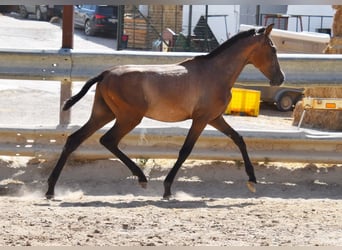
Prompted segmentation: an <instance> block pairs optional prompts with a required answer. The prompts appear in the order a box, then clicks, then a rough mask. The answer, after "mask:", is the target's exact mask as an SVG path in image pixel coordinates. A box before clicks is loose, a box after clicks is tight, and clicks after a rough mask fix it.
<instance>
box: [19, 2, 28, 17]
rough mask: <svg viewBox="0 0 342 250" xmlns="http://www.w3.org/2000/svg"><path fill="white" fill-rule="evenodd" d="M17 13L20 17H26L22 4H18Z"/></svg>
mask: <svg viewBox="0 0 342 250" xmlns="http://www.w3.org/2000/svg"><path fill="white" fill-rule="evenodd" d="M19 14H20V16H21V17H22V18H27V17H28V13H27V10H26V8H25V6H22V5H20V6H19Z"/></svg>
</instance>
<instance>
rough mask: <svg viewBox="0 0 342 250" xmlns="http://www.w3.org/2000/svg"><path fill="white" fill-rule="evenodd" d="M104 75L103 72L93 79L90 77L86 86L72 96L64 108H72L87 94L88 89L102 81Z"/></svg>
mask: <svg viewBox="0 0 342 250" xmlns="http://www.w3.org/2000/svg"><path fill="white" fill-rule="evenodd" d="M103 77H104V74H103V73H101V74H100V75H98V76H95V77H93V78H91V79H89V80H88V81H87V82H86V83H85V84H84V86H83V87H82V89H81V90H80V92H78V93H77V94H76V95H74V96H72V97H70V98H69V99H68V100H67V101H66V102H65V103H64V106H63V110H68V109H70V108H71V107H72V106H73V105H74V104H75V103H76V102H78V101H79V100H81V98H82V97H83V96H85V94H86V93H87V92H88V90H89V89H90V87H91V86H93V85H94V84H95V83H97V82H100V81H102V79H103Z"/></svg>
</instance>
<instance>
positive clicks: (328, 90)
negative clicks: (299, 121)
mask: <svg viewBox="0 0 342 250" xmlns="http://www.w3.org/2000/svg"><path fill="white" fill-rule="evenodd" d="M304 96H305V97H313V98H342V88H341V87H313V88H305V89H304Z"/></svg>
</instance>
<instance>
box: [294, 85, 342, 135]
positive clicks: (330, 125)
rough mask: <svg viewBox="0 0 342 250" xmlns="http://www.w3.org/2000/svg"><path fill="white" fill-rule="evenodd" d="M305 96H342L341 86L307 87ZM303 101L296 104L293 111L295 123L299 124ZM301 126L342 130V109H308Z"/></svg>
mask: <svg viewBox="0 0 342 250" xmlns="http://www.w3.org/2000/svg"><path fill="white" fill-rule="evenodd" d="M304 96H305V97H316V98H342V88H340V87H315V88H306V89H305V91H304ZM303 110H304V108H303V103H302V102H301V101H300V102H298V103H297V104H296V107H295V109H294V111H293V125H294V126H298V123H299V121H300V118H301V115H302V113H303ZM301 127H305V128H315V129H324V130H329V131H342V111H336V110H317V109H308V110H307V111H306V114H305V116H304V119H303V121H302V125H301Z"/></svg>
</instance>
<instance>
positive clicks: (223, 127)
mask: <svg viewBox="0 0 342 250" xmlns="http://www.w3.org/2000/svg"><path fill="white" fill-rule="evenodd" d="M209 124H210V125H211V126H213V127H214V128H216V129H217V130H219V131H221V132H222V133H224V134H225V135H227V136H229V137H230V138H231V139H232V140H233V141H234V143H235V144H236V145H237V146H238V147H239V149H240V151H241V154H242V158H243V160H244V163H245V169H246V173H247V175H248V177H249V182H248V183H247V184H248V188H249V189H250V190H251V191H252V192H255V188H254V186H253V184H252V183H256V178H255V174H254V168H253V165H252V163H251V161H250V159H249V156H248V153H247V147H246V144H245V141H244V140H243V138H242V136H241V135H240V134H239V133H238V132H236V131H235V130H234V129H233V128H232V127H231V126H229V124H228V123H227V122H226V121H225V120H224V119H223V117H222V116H220V117H218V118H217V119H215V120H214V121H212V122H210V123H209Z"/></svg>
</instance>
